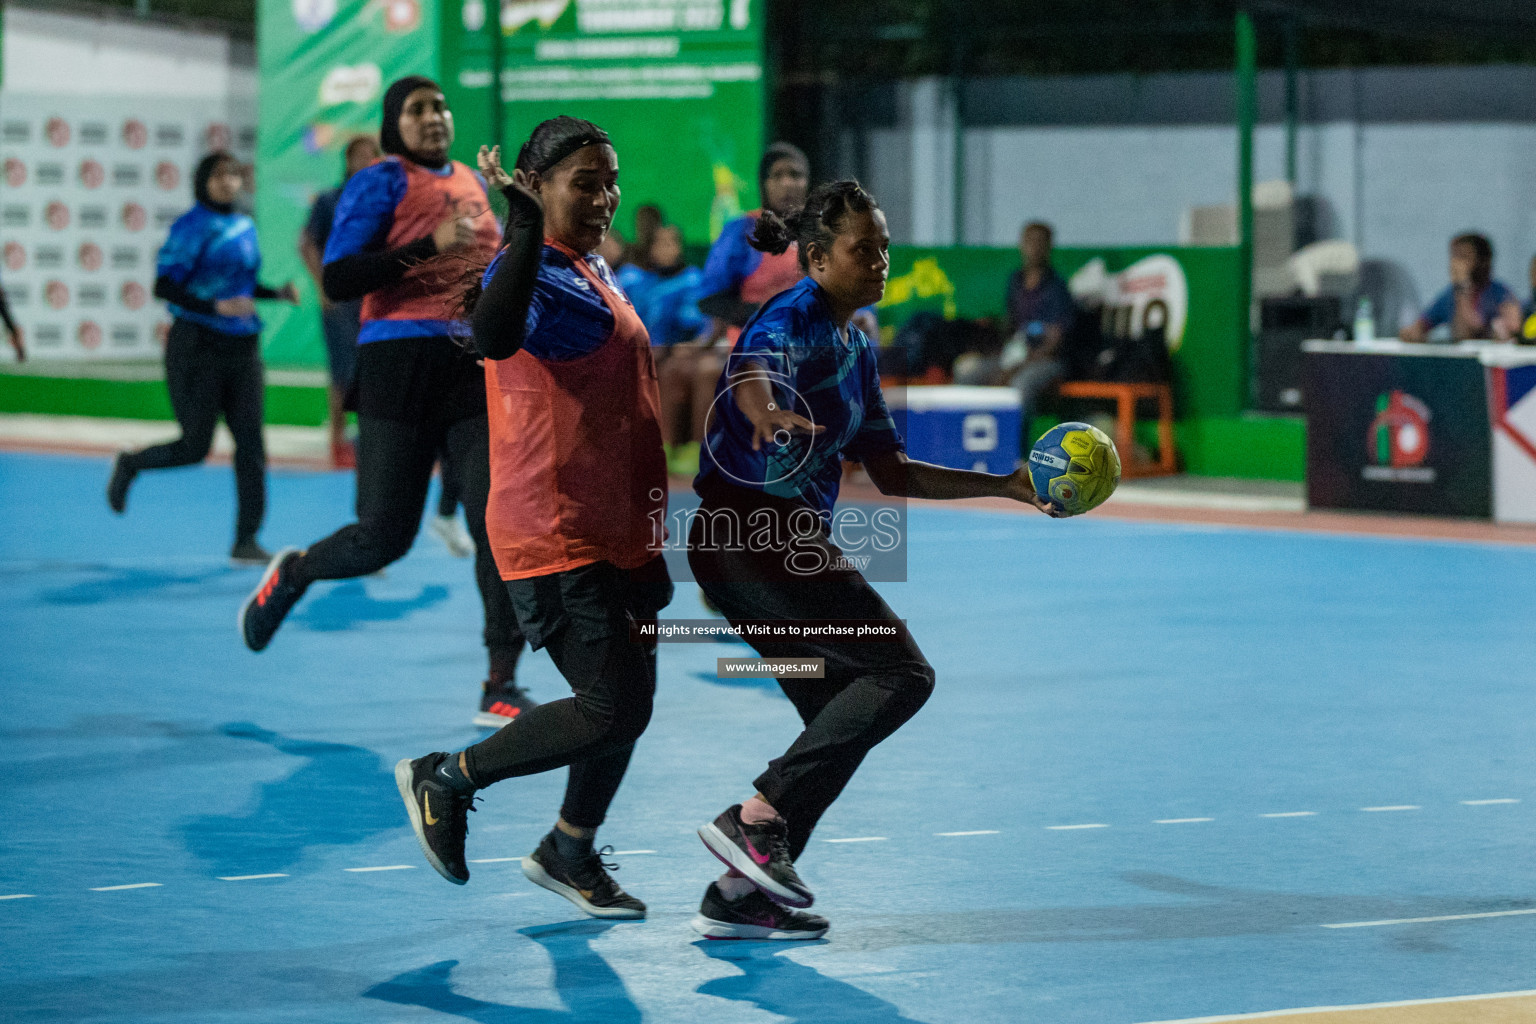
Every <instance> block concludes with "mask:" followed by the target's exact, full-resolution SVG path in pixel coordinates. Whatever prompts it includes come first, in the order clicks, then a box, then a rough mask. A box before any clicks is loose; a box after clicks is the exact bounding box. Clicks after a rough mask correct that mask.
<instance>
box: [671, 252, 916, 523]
mask: <svg viewBox="0 0 1536 1024" xmlns="http://www.w3.org/2000/svg"><path fill="white" fill-rule="evenodd" d="M748 363H755V364H757V365H759V366H761V367H763V369H765V370H766V371H767V373H768V377H769V379H770V381H771V384H772V387H773V393H774V400H775V401H776V402H777V403H778V404H779V405H780V407H782V408H784V409H790V410H793V411H794V412H796V413H799V414H800V415H801V416H804V417H805V418H806V419H809V420H810V421H811V422H813V423H815V424H816V425H817V426H823V427H826V430H825V431H823V432H822V433H819V434H796V435H794V436H793V437H792V438H791V439H790V442H789V443H788V444H787V445H784V446H783V447H779V446H778V445H775V444H771V443H770V444H765V445H763V447H762V449H761V450H759V451H753V450H752V424H751V423H750V422H748V420H747V418H746V416H745V415H744V414H743V413H742V412H741V410H740V409H738V408H737V407H736V403H735V402H734V401H732V400H729V399H726V400H721V395H722V394H723V392H724V391H725V388H726V381H727V379H728V378H729V377H730V375H731V374H733V373H736V372H740V371H741V370H742V369H743V368H744V367H745V366H746V364H748ZM715 398H716V405H715V416H714V419H713V422H712V423H711V425H710V430H709V435H708V436H707V437H706V438H705V439H704V448H705V451H704V453H703V454H702V455H701V457H700V459H699V466H700V468H699V475H698V478H697V479H696V480H695V481H694V489H695V490H698V489H699V487H700V485H702V484H703V483H704V482H705V481H707V480H709V479H710V478H717V479H718V480H721V481H723V482H726V483H731V484H735V485H736V486H738V487H749V488H753V489H755V490H760V491H762V492H764V493H765V494H770V495H773V496H775V497H779V498H786V499H788V500H790V501H794V502H796V503H798V504H801V505H804V506H806V507H808V508H812V509H815V510H816V511H817V512H818V513H820V514H821V515H822V516H823V517H824V518H825V517H830V516H831V514H832V507H833V505H834V504H836V502H837V492H838V486H839V484H840V483H841V482H842V476H843V459H844V458H845V457H846V458H850V459H854V460H856V461H858V460H863V459H866V458H868V457H870V456H872V455H878V454H881V453H883V452H890V451H902V450H904V448H905V445H904V443H903V442H902V439H901V435H900V434H899V433H897V431H896V424H895V423H894V422H893V421H892V420H891V414H890V412H889V411H888V410H887V409H886V407H885V396H884V395H882V394H881V393H880V374H879V370H878V368H877V366H876V363H875V350H874V348H873V346H871V345H870V342H869V338H867V337H866V336H865V335H864V332H863V331H861V330H859V329H858V328H857V327H854V326H853V325H852V324H849V325H848V338H847V340H846V341H844V340H843V338H842V337H840V336H839V333H838V325H837V324H836V323H834V322H833V320H832V315H831V311H830V310H829V309H828V307H827V303H826V298H825V297H824V295H823V293H822V290H821V287H820V286H819V285H818V284H816V282H815V281H813V280H812V279H810V278H806V279H805V280H803V281H801V282H800V283H799V284H797V285H795V286H794V287H793V288H791V289H789V290H788V291H785V292H780V293H779V294H778V295H777V296H775V297H774V298H772V299H770V300H769V301H768V302H767V303H766V304H765V305H764V306H763V308H762V309H760V310H758V312H757V314H756V315H755V316H753V317H752V319H751V320H749V321H748V322H747V326H746V327H745V328H744V329H743V330H742V332H741V337H740V338H739V339H738V340H737V342H736V347H735V348H734V349H733V350H732V351H731V357H730V361H729V363H728V365H727V367H726V371H725V373H724V374H722V375H721V378H720V383H719V384H717V385H716V387H715Z"/></svg>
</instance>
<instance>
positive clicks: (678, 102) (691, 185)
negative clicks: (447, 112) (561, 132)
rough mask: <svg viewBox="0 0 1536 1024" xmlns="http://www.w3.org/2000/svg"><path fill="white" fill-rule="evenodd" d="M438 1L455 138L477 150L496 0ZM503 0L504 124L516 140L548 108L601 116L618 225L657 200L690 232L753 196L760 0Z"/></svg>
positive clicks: (486, 134) (482, 139)
mask: <svg viewBox="0 0 1536 1024" xmlns="http://www.w3.org/2000/svg"><path fill="white" fill-rule="evenodd" d="M442 3H443V14H442V36H443V49H442V54H443V56H442V64H443V68H442V70H443V87H444V89H445V90H446V91H447V92H448V96H449V100H450V102H451V104H452V106H453V111H454V119H455V122H456V124H457V128H458V141H457V143H456V145H455V147H454V150H455V155H456V156H458V157H459V159H461V160H465V161H470V162H472V161H473V157H474V153H475V150H476V149H477V148H478V147H479V146H480V145H481V144H482V143H489V142H491V141H493V140H494V137H495V133H494V132H493V131H492V129H491V124H492V109H493V105H492V101H493V97H492V95H491V92H490V84H491V77H492V70H491V63H492V37H491V32H492V31H493V27H492V26H489V25H488V24H487V18H488V9H489V8H491V7H493V6H495V5H494V4H487V3H486V0H442ZM500 7H501V30H502V73H501V95H502V102H503V104H504V107H503V112H504V121H503V138H504V139H505V142H506V145H507V148H508V149H509V150H511V151H512V153H515V152H516V150H517V147H518V146H519V145H520V144H521V143H522V141H523V140H524V139H526V138H527V137H528V133H529V131H530V130H532V128H533V126H534V125H536V124H538V122H540V121H542V120H544V119H545V118H548V117H554V116H556V115H558V114H569V115H571V116H573V117H584V118H587V119H589V120H591V121H595V122H596V123H597V124H599V125H601V126H602V127H603V128H604V129H606V130H607V131H608V133H609V134H610V135H612V136H613V140H614V146H615V148H616V149H617V150H618V152H619V166H620V187H621V188H622V189H623V192H624V205H623V207H622V208H621V210H620V215H619V220H618V225H619V229H620V231H621V232H622V233H623V234H624V236H625V238H626V239H632V238H633V237H634V234H633V223H634V221H633V218H634V211H635V208H636V207H638V206H640V205H641V204H643V203H655V204H657V205H659V206H660V207H661V208H662V210H663V212H664V213H665V215H666V217H667V218H668V220H670V221H672V222H674V223H676V224H678V225H679V226H680V227H681V228H682V231H683V236H684V238H685V239H687V240H688V241H690V242H692V243H695V244H697V243H700V242H707V241H710V240H712V239H713V238H714V237H715V236H716V235H718V234H719V232H720V227H721V225H722V224H724V222H725V221H726V220H727V219H729V218H730V217H733V216H735V215H736V214H738V213H740V212H741V211H742V210H743V209H745V208H751V207H753V206H755V205H756V204H757V201H758V198H757V181H756V176H757V160H758V157H759V156H760V154H761V152H762V147H763V138H762V125H763V120H764V116H763V109H764V108H763V61H762V19H763V16H764V0H505V2H503V3H501V5H500ZM511 160H512V157H511V155H510V154H509V155H508V157H507V160H506V162H507V163H508V164H510V163H511Z"/></svg>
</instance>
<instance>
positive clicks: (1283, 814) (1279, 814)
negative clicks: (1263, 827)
mask: <svg viewBox="0 0 1536 1024" xmlns="http://www.w3.org/2000/svg"><path fill="white" fill-rule="evenodd" d="M1316 814H1317V812H1316V811H1276V812H1275V813H1273V814H1261V815H1259V817H1261V818H1311V817H1314V816H1316Z"/></svg>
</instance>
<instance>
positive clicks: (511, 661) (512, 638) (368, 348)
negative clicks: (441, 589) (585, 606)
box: [296, 338, 523, 678]
mask: <svg viewBox="0 0 1536 1024" xmlns="http://www.w3.org/2000/svg"><path fill="white" fill-rule="evenodd" d="M373 346H378V348H377V349H375V348H373ZM381 356H382V357H383V358H378V357H381ZM402 375H404V378H403V379H402ZM477 375H479V376H478V377H477ZM357 387H358V392H359V394H358V402H359V412H358V417H357V522H355V523H353V524H352V525H350V526H344V527H342V528H341V529H340V530H337V531H336V532H335V533H333V534H331V535H330V536H329V537H326V538H325V539H324V540H321V541H317V542H316V543H315V544H312V545H311V546H310V548H309V550H308V551H306V552H305V553H304V557H303V558H302V559H300V561H299V564H298V568H297V573H296V576H297V578H298V579H299V580H301V581H302V582H304V583H311V582H314V581H315V580H341V579H353V578H355V577H358V576H367V575H369V574H370V573H374V572H378V571H379V570H380V569H382V568H384V567H385V566H386V565H388V564H389V563H391V562H393V561H395V560H396V559H398V558H400V557H402V556H404V555H405V553H406V552H407V551H409V550H410V549H411V545H412V544H414V543H415V541H416V534H417V532H418V531H419V530H420V529H421V516H422V513H423V512H424V511H425V509H426V504H427V492H428V491H429V489H430V488H431V484H432V466H433V463H435V462H436V461H437V458H438V453H439V451H443V452H446V453H447V455H448V460H447V461H448V463H451V467H452V468H451V470H450V469H449V468H448V467H447V466H446V465H445V469H444V472H445V475H446V474H448V473H450V472H451V474H452V476H453V478H454V480H455V481H456V482H457V483H458V485H459V488H460V491H459V493H460V497H461V498H462V500H463V502H464V519H465V522H466V524H467V525H468V527H469V535H470V537H472V538H473V539H474V542H475V584H476V585H477V586H478V587H479V589H480V600H481V603H482V604H483V605H484V606H485V634H484V635H485V646H486V647H487V649H488V650H489V651H490V655H491V666H492V668H493V670H496V669H499V670H501V671H502V673H503V674H504V675H505V676H507V677H509V678H510V676H511V674H512V672H511V670H512V668H514V667H515V666H516V663H517V658H518V655H519V654H520V653H521V651H522V648H523V633H522V630H521V629H520V628H519V627H518V624H517V616H516V614H515V613H514V612H513V611H512V602H511V601H510V599H509V598H508V597H507V590H506V587H504V586H503V585H502V582H501V575H500V574H499V573H498V572H497V571H496V560H495V558H494V556H493V555H492V554H491V544H490V541H489V540H488V539H487V538H486V535H485V502H486V496H487V495H488V494H489V492H490V487H491V462H490V434H489V427H488V426H487V423H486V414H485V385H484V376H483V374H482V371H481V370H480V368H479V367H478V366H476V365H475V363H474V360H473V359H471V358H470V357H469V356H467V355H466V354H465V353H464V352H463V351H462V350H460V349H458V348H457V346H455V345H454V344H453V342H451V341H449V340H448V339H447V338H413V339H398V340H395V341H390V342H369V343H368V344H366V345H364V346H363V350H362V351H361V352H360V353H359V356H358V368H357ZM477 390H478V394H479V397H478V401H477V400H476V397H475V395H476V391H477Z"/></svg>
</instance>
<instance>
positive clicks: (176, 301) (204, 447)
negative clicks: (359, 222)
mask: <svg viewBox="0 0 1536 1024" xmlns="http://www.w3.org/2000/svg"><path fill="white" fill-rule="evenodd" d="M241 171H242V168H241V166H240V162H239V161H238V160H236V159H235V158H234V157H233V156H231V155H230V154H228V153H225V152H215V153H209V154H208V155H207V156H205V157H203V159H202V161H201V162H200V163H199V164H198V165H197V171H196V173H195V174H194V175H193V183H192V191H193V195H195V196H196V198H197V203H196V204H195V205H194V206H193V207H192V209H190V210H188V211H187V212H186V213H184V214H182V215H181V216H180V217H178V218H177V219H176V223H174V224H172V225H171V232H170V235H169V237H167V238H166V240H165V244H164V245H163V246H161V247H160V258H159V260H158V263H157V266H156V273H157V275H158V276H157V278H156V280H155V298H157V299H164V300H165V301H166V303H167V304H168V305H169V307H170V311H171V316H172V318H173V319H172V321H171V332H170V336H169V337H168V338H167V339H166V345H165V384H166V388H167V389H168V390H169V391H170V393H171V409H172V410H173V411H174V412H175V414H176V422H177V424H178V425H180V427H181V437H179V438H177V439H176V440H175V441H171V442H169V443H167V444H158V445H155V446H154V447H152V448H145V449H143V450H141V451H137V452H123V453H122V454H120V455H119V456H118V457H117V462H116V463H115V465H114V466H113V468H112V479H111V481H110V482H109V483H108V484H107V504H109V505H110V506H111V507H112V511H114V512H116V513H118V514H122V512H123V511H124V510H125V509H126V508H127V507H128V488H129V487H130V486H131V485H132V484H133V478H134V477H135V476H136V475H138V473H140V472H141V471H143V470H146V469H170V468H172V467H173V466H190V465H193V464H195V463H199V462H202V461H203V460H204V459H206V458H207V457H208V449H209V448H211V447H212V445H213V428H214V427H215V426H216V425H217V424H218V421H219V416H220V415H221V414H222V415H223V417H224V422H225V423H226V424H227V425H228V426H229V432H230V433H231V434H232V435H233V436H234V439H235V492H236V496H237V502H238V509H239V511H238V512H237V514H236V520H235V544H234V547H233V548H232V549H231V550H230V557H231V558H233V559H234V560H235V561H236V562H241V563H252V564H258V565H259V564H261V563H262V562H265V561H267V560H268V559H269V558H270V557H271V556H270V555H268V554H267V553H266V552H265V551H263V550H262V549H261V546H260V545H259V544H257V543H256V532H257V531H258V530H260V529H261V520H262V517H263V515H264V514H265V512H266V499H267V454H266V450H265V448H264V447H263V445H262V437H261V420H262V379H261V346H260V336H261V320H260V319H259V318H258V317H257V316H256V303H255V302H254V301H253V300H255V299H281V300H283V301H284V302H290V303H295V304H297V302H298V301H299V298H298V291H297V290H296V289H295V288H294V286H293V282H291V281H290V282H289V283H287V284H285V285H283V287H282V288H281V289H276V288H269V287H267V286H265V285H263V284H261V283H259V282H258V280H257V274H258V272H259V271H260V270H261V251H260V250H259V249H258V248H257V246H256V225H255V224H254V223H253V222H252V221H251V218H249V217H247V216H246V215H245V214H243V213H240V212H238V211H236V209H235V205H234V204H235V197H236V196H237V195H238V194H239V192H240V187H241V184H242V182H243V180H244V179H243V177H242V174H241Z"/></svg>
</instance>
